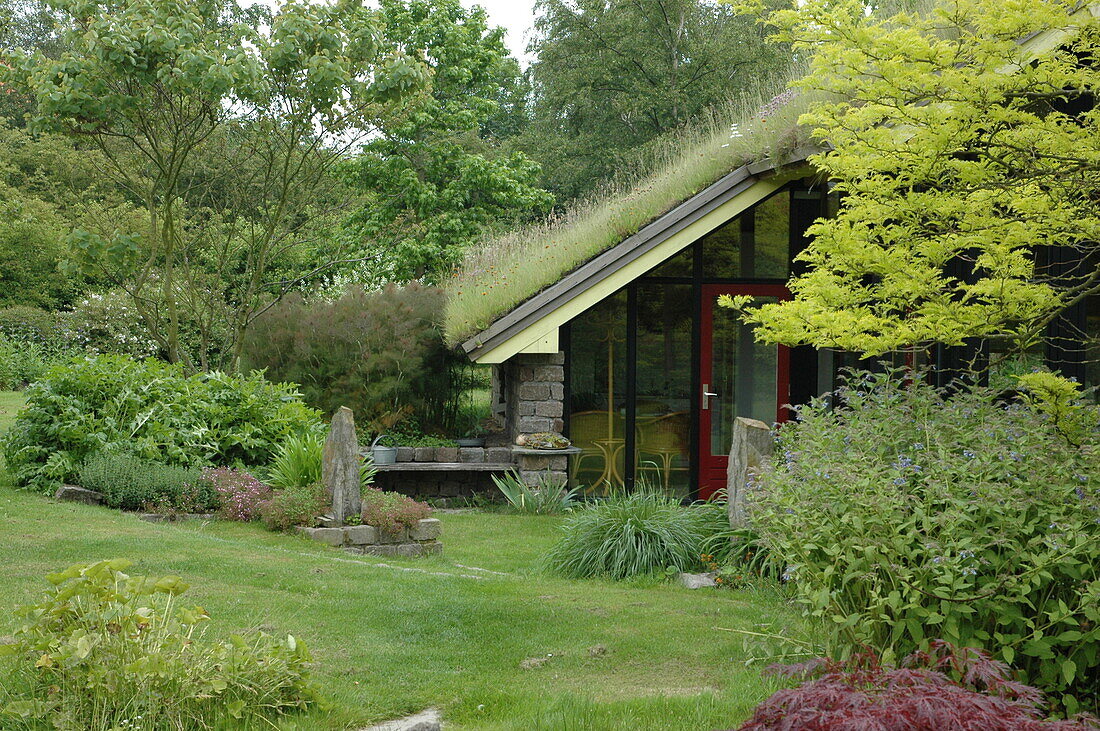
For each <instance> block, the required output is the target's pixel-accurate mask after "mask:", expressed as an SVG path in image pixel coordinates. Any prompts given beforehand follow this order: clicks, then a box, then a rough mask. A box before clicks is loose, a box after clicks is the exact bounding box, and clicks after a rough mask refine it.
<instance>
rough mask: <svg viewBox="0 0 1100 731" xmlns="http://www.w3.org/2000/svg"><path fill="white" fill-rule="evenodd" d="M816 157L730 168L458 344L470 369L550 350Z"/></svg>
mask: <svg viewBox="0 0 1100 731" xmlns="http://www.w3.org/2000/svg"><path fill="white" fill-rule="evenodd" d="M820 151H821V148H818V147H815V146H806V147H802V148H799V149H798V150H796V151H795V152H794V153H792V154H791V155H790V156H788V157H787V158H784V159H783V160H779V161H775V160H765V161H762V162H756V163H751V164H749V165H743V166H741V167H739V168H737V169H736V170H734V171H733V172H731V173H728V174H727V175H725V176H723V177H722V178H720V179H719V180H718V181H717V182H715V183H713V184H711V185H709V186H707V187H706V188H704V189H703V190H702V191H700V192H698V193H696V194H695V195H693V196H692V197H690V198H688V199H687V200H685V201H683V202H681V203H680V204H678V205H677V206H676V207H675V208H673V209H672V210H670V211H668V212H667V213H665V214H663V215H662V216H660V217H659V218H657V219H656V220H654V221H653V222H652V223H649V224H648V225H646V226H645V227H644V228H642V229H641V230H640V231H638V232H637V233H635V234H633V235H632V236H629V237H627V238H626V239H624V240H623V241H621V242H620V243H618V244H616V245H615V246H614V247H612V248H610V249H608V250H607V251H605V252H603V253H601V254H598V255H597V256H595V257H593V258H592V259H590V260H589V261H587V262H585V263H584V264H582V265H581V266H579V267H578V268H576V269H574V270H573V271H572V272H570V273H569V274H567V275H565V276H564V277H562V278H561V279H559V280H558V281H557V282H555V283H554V284H552V285H550V286H549V287H547V288H545V289H543V290H542V291H541V292H539V293H538V294H536V295H534V296H533V297H531V298H529V299H527V300H525V301H524V302H522V303H521V304H519V305H518V306H516V307H515V308H513V309H512V310H511V311H509V312H508V313H506V314H504V315H503V316H501V317H500V318H498V319H497V320H496V321H494V322H493V324H492V325H490V326H489V327H488V328H486V329H485V330H483V331H482V332H480V333H478V334H477V335H475V336H474V337H472V338H470V339H468V340H466V341H465V342H464V343H462V349H463V350H464V351H465V352H466V354H467V355H468V356H469V357H470V359H471V360H474V361H476V362H478V363H502V362H504V361H505V360H507V359H508V358H511V357H512V356H513V355H516V354H517V353H552V352H557V351H558V338H557V329H558V327H560V326H561V325H563V324H565V323H566V322H568V321H569V320H570V319H572V318H573V316H575V315H576V314H579V313H580V312H582V311H583V310H585V309H588V307H590V306H592V305H594V304H596V303H597V302H599V301H600V300H602V299H603V298H604V297H606V296H608V295H610V294H612V293H614V292H615V291H618V290H619V289H621V288H622V287H623V286H625V285H626V284H628V283H629V282H631V281H633V280H634V279H637V278H638V277H639V276H641V275H642V274H644V273H645V272H646V271H649V270H650V269H652V268H653V267H655V266H657V265H658V264H660V263H661V262H663V261H665V260H666V259H668V258H670V257H672V256H674V255H676V254H677V253H679V252H680V251H682V250H683V249H684V248H686V247H687V246H689V245H691V244H692V243H694V242H695V241H697V240H698V239H699V238H701V237H702V236H704V235H706V234H707V233H709V232H710V231H713V230H714V229H716V228H718V227H719V226H721V225H722V224H724V223H726V222H727V221H729V220H731V219H733V218H734V217H736V216H737V215H739V214H740V213H742V212H743V211H745V210H747V209H748V208H750V207H751V206H753V205H755V204H756V203H758V202H759V201H761V200H763V199H764V198H766V197H767V196H769V195H770V194H771V193H773V192H774V191H776V190H778V189H779V188H780V187H781V186H782V185H783V184H784V183H786V182H787V181H789V180H791V179H794V178H796V177H800V176H802V175H805V174H807V173H808V172H812V168H811V167H810V165H809V163H807V162H806V158H807V157H809V156H810V155H812V154H814V153H816V152H820ZM714 214H717V215H714Z"/></svg>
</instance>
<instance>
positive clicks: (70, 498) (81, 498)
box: [53, 485, 106, 505]
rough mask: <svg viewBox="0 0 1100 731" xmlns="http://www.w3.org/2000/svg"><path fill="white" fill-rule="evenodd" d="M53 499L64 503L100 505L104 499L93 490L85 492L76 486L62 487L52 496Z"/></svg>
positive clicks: (99, 493)
mask: <svg viewBox="0 0 1100 731" xmlns="http://www.w3.org/2000/svg"><path fill="white" fill-rule="evenodd" d="M53 499H54V500H60V501H62V502H66V503H84V504H85V505H102V504H103V501H104V500H105V499H106V498H104V496H103V493H101V492H96V491H95V490H85V489H84V488H83V487H77V486H76V485H62V486H61V487H59V488H57V492H55V493H54V494H53Z"/></svg>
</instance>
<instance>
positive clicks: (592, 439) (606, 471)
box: [569, 411, 626, 489]
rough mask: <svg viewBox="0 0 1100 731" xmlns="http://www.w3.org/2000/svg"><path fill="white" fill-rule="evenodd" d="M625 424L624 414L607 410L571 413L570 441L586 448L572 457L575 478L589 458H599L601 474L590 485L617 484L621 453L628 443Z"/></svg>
mask: <svg viewBox="0 0 1100 731" xmlns="http://www.w3.org/2000/svg"><path fill="white" fill-rule="evenodd" d="M609 422H610V427H611V428H610V436H609V429H608V424H609ZM623 425H624V420H623V417H622V416H621V415H620V414H609V413H608V412H607V411H578V412H576V413H574V414H570V415H569V441H571V442H572V443H573V446H574V447H577V448H578V449H582V450H584V451H583V452H581V453H580V454H575V455H573V457H572V459H571V460H570V478H571V480H573V481H575V480H576V478H577V474H578V473H579V472H580V470H581V465H582V464H584V462H585V461H587V460H599V462H600V463H601V465H600V467H601V471H600V477H599V479H598V480H596V482H595V484H593V485H592V486H591V488H590V489H593V488H596V487H603V486H605V485H607V484H612V485H613V484H614V482H615V479H616V477H617V476H618V472H619V470H618V465H617V461H618V456H619V453H620V452H621V451H622V449H623V447H624V446H625V445H626V440H624V439H623ZM620 482H621V478H620Z"/></svg>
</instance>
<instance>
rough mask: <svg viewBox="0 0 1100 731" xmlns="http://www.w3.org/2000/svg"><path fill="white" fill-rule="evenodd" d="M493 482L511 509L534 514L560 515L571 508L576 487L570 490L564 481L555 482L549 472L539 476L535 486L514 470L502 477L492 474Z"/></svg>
mask: <svg viewBox="0 0 1100 731" xmlns="http://www.w3.org/2000/svg"><path fill="white" fill-rule="evenodd" d="M492 480H493V484H494V485H496V486H497V489H498V490H500V492H501V493H502V494H503V495H504V497H505V499H506V500H507V501H508V504H509V505H510V506H512V509H513V510H515V511H516V512H519V513H533V514H535V515H560V514H561V513H566V512H569V511H570V510H572V509H573V506H574V504H575V503H576V495H577V489H576V488H574V489H572V490H570V489H569V488H568V487H567V486H566V485H565V483H564V482H556V481H555V480H554V479H553V478H552V477H551V476H550V474H549V473H546V474H543V475H541V476H540V477H539V484H538V485H537V486H535V487H532V486H530V485H528V484H527V483H526V482H524V481H523V480H522V479H520V477H519V475H517V474H516V473H515V472H508V473H506V474H505V475H504V476H502V477H497V476H496V475H492Z"/></svg>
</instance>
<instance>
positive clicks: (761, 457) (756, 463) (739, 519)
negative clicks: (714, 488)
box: [726, 416, 775, 528]
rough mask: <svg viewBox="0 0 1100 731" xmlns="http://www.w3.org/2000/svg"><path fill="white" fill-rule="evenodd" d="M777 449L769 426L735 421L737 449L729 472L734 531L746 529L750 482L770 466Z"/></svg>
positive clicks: (731, 456)
mask: <svg viewBox="0 0 1100 731" xmlns="http://www.w3.org/2000/svg"><path fill="white" fill-rule="evenodd" d="M774 449H775V441H774V440H773V439H772V432H771V429H769V428H768V425H767V424H765V423H764V422H762V421H757V420H756V419H746V418H745V417H743V416H738V417H737V418H736V419H734V421H733V445H732V446H731V447H730V462H729V469H728V470H727V472H726V487H727V490H726V492H727V493H728V497H729V516H730V525H731V526H733V527H734V528H744V527H745V497H746V495H747V493H748V484H749V478H750V477H751V476H752V472H753V471H755V470H759V469H760V468H761V467H763V466H764V465H765V464H766V463H767V461H768V460H769V459H770V458H771V456H772V451H773V450H774Z"/></svg>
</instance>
